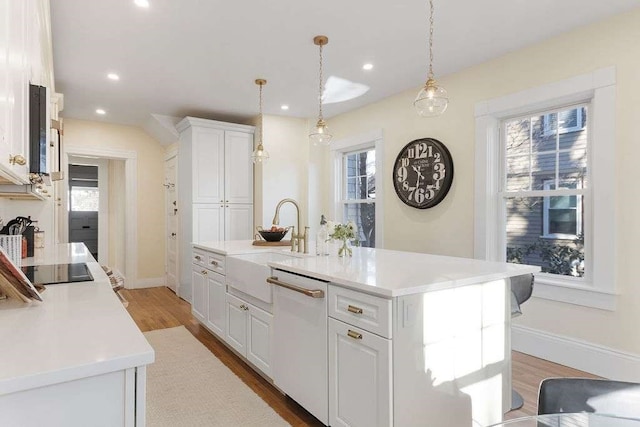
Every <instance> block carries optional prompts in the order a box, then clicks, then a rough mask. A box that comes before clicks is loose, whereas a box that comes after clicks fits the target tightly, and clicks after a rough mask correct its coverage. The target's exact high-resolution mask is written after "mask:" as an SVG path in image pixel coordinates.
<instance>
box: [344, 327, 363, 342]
mask: <svg viewBox="0 0 640 427" xmlns="http://www.w3.org/2000/svg"><path fill="white" fill-rule="evenodd" d="M347 335H349V336H350V337H351V338H353V339H355V340H361V339H362V334H359V333H358V332H356V331H352V330H351V329H349V331H348V332H347Z"/></svg>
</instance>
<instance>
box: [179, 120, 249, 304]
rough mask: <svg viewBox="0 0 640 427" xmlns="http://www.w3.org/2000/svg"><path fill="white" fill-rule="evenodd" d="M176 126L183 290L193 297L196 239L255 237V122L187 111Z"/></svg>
mask: <svg viewBox="0 0 640 427" xmlns="http://www.w3.org/2000/svg"><path fill="white" fill-rule="evenodd" d="M177 129H178V131H179V132H180V143H179V144H180V148H179V156H178V158H179V160H178V203H179V204H178V209H179V212H180V218H181V224H180V227H179V231H180V233H179V235H178V239H179V241H180V286H179V287H178V294H179V295H180V296H181V297H182V298H184V299H185V300H187V301H191V299H192V283H191V282H192V275H191V263H192V253H191V252H192V249H191V243H192V242H213V241H220V240H244V239H251V238H252V237H253V163H252V162H251V152H252V151H253V135H254V127H253V126H246V125H238V124H233V123H225V122H219V121H215V120H205V119H198V118H195V117H186V118H184V119H183V120H182V121H181V122H180V123H178V126H177Z"/></svg>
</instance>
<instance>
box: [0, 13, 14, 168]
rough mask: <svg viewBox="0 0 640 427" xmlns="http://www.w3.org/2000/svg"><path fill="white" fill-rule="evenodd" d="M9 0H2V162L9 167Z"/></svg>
mask: <svg viewBox="0 0 640 427" xmlns="http://www.w3.org/2000/svg"><path fill="white" fill-rule="evenodd" d="M10 22H11V21H10V17H9V0H0V98H4V99H3V100H2V99H0V164H2V166H4V167H6V168H9V155H10V154H11V138H10V135H9V134H8V130H9V126H10V123H11V122H10V120H11V119H10V117H11V116H10V115H9V112H10V107H9V103H8V102H6V101H7V100H8V90H9V89H8V86H9V23H10Z"/></svg>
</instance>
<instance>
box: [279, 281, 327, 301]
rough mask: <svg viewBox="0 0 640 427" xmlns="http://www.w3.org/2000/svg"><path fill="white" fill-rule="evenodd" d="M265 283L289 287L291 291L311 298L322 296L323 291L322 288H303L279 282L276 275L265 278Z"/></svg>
mask: <svg viewBox="0 0 640 427" xmlns="http://www.w3.org/2000/svg"><path fill="white" fill-rule="evenodd" d="M267 283H271V284H272V285H276V286H281V287H283V288H287V289H290V290H292V291H296V292H300V293H301V294H305V295H306V296H308V297H311V298H324V291H323V290H322V289H305V288H301V287H300V286H296V285H291V284H289V283H285V282H281V281H280V280H278V278H277V277H269V278H267Z"/></svg>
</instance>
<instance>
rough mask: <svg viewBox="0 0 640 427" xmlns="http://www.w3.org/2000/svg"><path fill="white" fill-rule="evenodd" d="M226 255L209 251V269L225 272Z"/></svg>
mask: <svg viewBox="0 0 640 427" xmlns="http://www.w3.org/2000/svg"><path fill="white" fill-rule="evenodd" d="M224 260H225V256H224V255H220V254H216V253H212V252H207V268H208V269H209V270H213V271H215V272H216V273H220V274H222V275H224V274H225V269H224V266H225V262H224Z"/></svg>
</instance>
